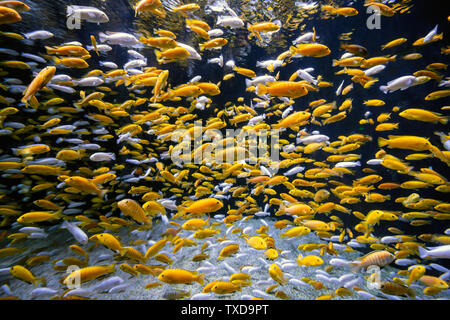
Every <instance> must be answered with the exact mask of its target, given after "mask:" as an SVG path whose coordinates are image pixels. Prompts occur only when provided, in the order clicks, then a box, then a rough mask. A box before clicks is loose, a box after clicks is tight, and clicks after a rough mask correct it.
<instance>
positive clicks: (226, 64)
mask: <svg viewBox="0 0 450 320" xmlns="http://www.w3.org/2000/svg"><path fill="white" fill-rule="evenodd" d="M235 65H236V63H235V62H234V60H228V61H227V62H226V63H225V66H227V67H228V68H234V66H235Z"/></svg>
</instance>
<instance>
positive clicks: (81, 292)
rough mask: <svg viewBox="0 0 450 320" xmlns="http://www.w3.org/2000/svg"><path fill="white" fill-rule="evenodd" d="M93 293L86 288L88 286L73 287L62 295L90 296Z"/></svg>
mask: <svg viewBox="0 0 450 320" xmlns="http://www.w3.org/2000/svg"><path fill="white" fill-rule="evenodd" d="M93 294H94V292H92V290H90V289H88V288H77V289H73V290H70V291H69V292H67V293H66V294H65V295H64V297H72V296H76V297H85V298H87V297H90V296H92V295H93Z"/></svg>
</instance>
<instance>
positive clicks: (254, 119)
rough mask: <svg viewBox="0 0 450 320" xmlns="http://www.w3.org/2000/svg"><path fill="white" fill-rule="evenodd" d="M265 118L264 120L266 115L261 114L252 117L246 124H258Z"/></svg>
mask: <svg viewBox="0 0 450 320" xmlns="http://www.w3.org/2000/svg"><path fill="white" fill-rule="evenodd" d="M265 118H266V114H263V115H261V116H256V117H253V118H251V119H250V120H249V121H248V124H249V125H254V124H256V123H259V122H261V121H263V120H264V119H265Z"/></svg>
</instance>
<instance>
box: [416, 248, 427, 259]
mask: <svg viewBox="0 0 450 320" xmlns="http://www.w3.org/2000/svg"><path fill="white" fill-rule="evenodd" d="M417 249H418V250H419V256H420V258H421V259H424V258H426V257H428V251H427V250H426V249H425V248H424V247H422V246H418V247H417Z"/></svg>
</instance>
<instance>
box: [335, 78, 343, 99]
mask: <svg viewBox="0 0 450 320" xmlns="http://www.w3.org/2000/svg"><path fill="white" fill-rule="evenodd" d="M343 86H344V80H342V82H341V84H340V85H339V87H338V89H337V90H336V96H339V95H340V94H341V92H342V88H343Z"/></svg>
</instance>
